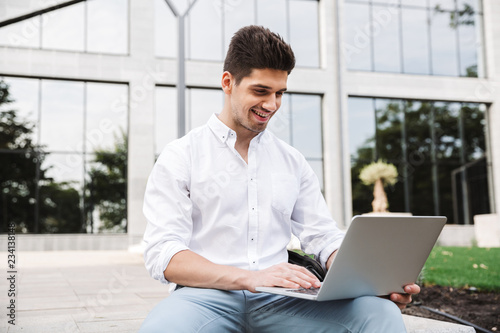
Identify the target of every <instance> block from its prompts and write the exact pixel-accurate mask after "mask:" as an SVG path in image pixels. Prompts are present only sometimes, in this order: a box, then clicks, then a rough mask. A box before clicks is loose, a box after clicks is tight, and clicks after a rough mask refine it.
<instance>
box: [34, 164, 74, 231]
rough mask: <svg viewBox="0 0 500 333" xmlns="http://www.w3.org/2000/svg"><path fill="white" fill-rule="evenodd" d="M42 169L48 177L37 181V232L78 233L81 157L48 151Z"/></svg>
mask: <svg viewBox="0 0 500 333" xmlns="http://www.w3.org/2000/svg"><path fill="white" fill-rule="evenodd" d="M41 168H42V169H46V170H47V172H46V176H47V178H46V179H45V180H42V179H41V180H40V183H39V195H40V197H39V218H40V230H39V231H40V232H42V233H69V232H71V233H76V232H81V231H82V211H81V193H82V185H83V159H82V156H81V155H78V154H47V155H45V158H44V160H43V163H42V167H41Z"/></svg>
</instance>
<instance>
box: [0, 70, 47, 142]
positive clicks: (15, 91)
mask: <svg viewBox="0 0 500 333" xmlns="http://www.w3.org/2000/svg"><path fill="white" fill-rule="evenodd" d="M0 82H1V81H0ZM5 82H6V83H7V84H8V86H9V89H8V92H9V99H10V100H11V101H12V102H11V103H8V104H4V105H2V104H0V111H9V110H14V111H15V115H16V117H17V118H18V120H20V121H23V122H27V124H29V126H30V128H32V131H31V134H30V135H29V138H30V140H31V142H32V144H33V145H36V144H37V143H38V127H37V125H38V120H39V117H38V113H39V108H38V106H39V100H38V96H39V94H38V91H39V81H38V80H33V79H23V78H15V77H9V78H6V79H5Z"/></svg>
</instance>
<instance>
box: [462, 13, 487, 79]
mask: <svg viewBox="0 0 500 333" xmlns="http://www.w3.org/2000/svg"><path fill="white" fill-rule="evenodd" d="M479 22H480V20H479V15H474V14H471V15H469V16H465V15H464V16H462V17H460V18H459V25H458V38H459V49H460V75H461V76H470V77H478V74H479V76H483V73H478V72H479V71H482V67H483V66H482V64H479V63H478V62H479V61H480V59H481V58H480V57H479V56H478V53H479V52H478V51H480V50H481V44H482V43H481V40H479V39H478V38H480V36H481V34H480V33H479V29H480V28H479V27H478V25H479Z"/></svg>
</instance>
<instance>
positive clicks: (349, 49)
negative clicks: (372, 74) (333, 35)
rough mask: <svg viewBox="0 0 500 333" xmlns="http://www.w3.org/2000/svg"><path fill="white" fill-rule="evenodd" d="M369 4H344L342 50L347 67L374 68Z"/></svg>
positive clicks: (358, 68) (356, 68)
mask: <svg viewBox="0 0 500 333" xmlns="http://www.w3.org/2000/svg"><path fill="white" fill-rule="evenodd" d="M369 8H370V7H369V6H367V5H364V4H357V3H346V4H345V5H344V41H343V43H342V52H343V54H344V57H345V62H346V65H347V69H350V70H366V71H369V70H371V69H372V65H371V56H372V53H371V42H370V29H369V27H370V19H369V12H368V10H369Z"/></svg>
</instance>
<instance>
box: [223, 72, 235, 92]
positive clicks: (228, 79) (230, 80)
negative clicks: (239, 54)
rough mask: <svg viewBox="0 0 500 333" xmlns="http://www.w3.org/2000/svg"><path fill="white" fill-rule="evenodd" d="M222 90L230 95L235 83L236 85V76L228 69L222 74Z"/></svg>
mask: <svg viewBox="0 0 500 333" xmlns="http://www.w3.org/2000/svg"><path fill="white" fill-rule="evenodd" d="M221 85H222V90H223V91H224V93H225V94H226V95H230V94H231V91H232V90H233V85H234V76H233V75H232V74H231V73H229V72H228V71H225V72H224V73H223V74H222V81H221Z"/></svg>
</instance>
